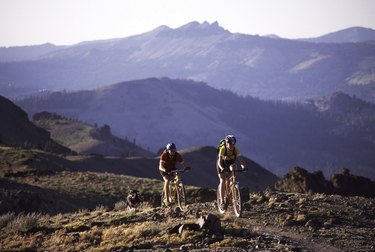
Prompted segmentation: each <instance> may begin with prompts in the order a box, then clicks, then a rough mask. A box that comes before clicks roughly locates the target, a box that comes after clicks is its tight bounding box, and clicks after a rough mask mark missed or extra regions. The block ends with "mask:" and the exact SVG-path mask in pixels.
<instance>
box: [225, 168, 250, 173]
mask: <svg viewBox="0 0 375 252" xmlns="http://www.w3.org/2000/svg"><path fill="white" fill-rule="evenodd" d="M248 170H249V169H248V168H245V169H236V170H226V171H225V172H247V171H248Z"/></svg>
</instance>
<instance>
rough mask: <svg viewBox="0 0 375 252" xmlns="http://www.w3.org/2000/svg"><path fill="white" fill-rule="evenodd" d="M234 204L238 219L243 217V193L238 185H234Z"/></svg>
mask: <svg viewBox="0 0 375 252" xmlns="http://www.w3.org/2000/svg"><path fill="white" fill-rule="evenodd" d="M231 190H232V203H233V211H234V214H235V215H236V216H237V217H241V215H242V199H241V191H240V186H239V185H238V184H234V185H232V188H231Z"/></svg>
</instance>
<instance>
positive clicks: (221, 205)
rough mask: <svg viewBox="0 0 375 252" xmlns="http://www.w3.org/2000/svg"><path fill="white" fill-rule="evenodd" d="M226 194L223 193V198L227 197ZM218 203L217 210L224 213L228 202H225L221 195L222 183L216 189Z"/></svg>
mask: <svg viewBox="0 0 375 252" xmlns="http://www.w3.org/2000/svg"><path fill="white" fill-rule="evenodd" d="M225 197H226V195H223V198H225ZM216 203H217V210H218V211H219V213H220V214H224V213H225V211H226V210H227V208H226V204H225V203H224V202H223V200H222V199H221V197H220V185H219V186H218V187H217V190H216Z"/></svg>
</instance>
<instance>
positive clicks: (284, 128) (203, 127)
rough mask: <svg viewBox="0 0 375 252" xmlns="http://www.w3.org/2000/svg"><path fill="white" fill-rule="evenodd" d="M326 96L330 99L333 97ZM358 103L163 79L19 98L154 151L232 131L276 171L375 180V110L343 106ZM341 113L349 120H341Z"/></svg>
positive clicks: (208, 142)
mask: <svg viewBox="0 0 375 252" xmlns="http://www.w3.org/2000/svg"><path fill="white" fill-rule="evenodd" d="M333 97H337V98H339V97H340V96H333ZM348 97H349V96H348ZM351 99H352V98H350V97H349V100H351ZM329 101H331V102H332V104H333V103H334V102H335V101H336V99H330V100H329ZM356 101H358V102H356ZM317 103H319V102H318V101H317V102H316V104H317ZM357 103H358V106H359V107H353V109H354V108H356V109H357V110H358V109H359V110H360V109H361V108H362V105H360V103H361V102H360V101H359V100H358V99H354V98H353V102H350V103H348V104H346V103H343V104H341V105H340V104H338V105H337V106H338V107H340V106H342V109H343V111H342V112H340V113H341V114H338V111H336V110H331V111H332V113H330V114H328V113H325V112H324V111H321V110H319V109H318V108H317V105H315V103H314V102H312V101H309V102H307V103H304V104H302V105H301V104H296V103H286V102H272V101H262V100H259V99H255V98H253V97H242V96H238V95H236V94H234V93H231V92H229V91H225V90H217V89H214V88H212V87H209V86H208V85H206V84H204V83H197V82H194V81H189V80H172V79H167V78H163V79H156V78H150V79H145V80H135V81H129V82H122V83H118V84H115V85H110V86H106V87H103V88H98V89H95V90H92V91H80V92H56V93H52V94H50V95H45V96H40V97H32V98H29V99H24V100H20V101H17V104H19V105H20V106H21V107H22V108H24V109H25V110H26V111H27V113H29V114H30V115H33V114H34V113H37V112H40V111H50V112H54V113H57V114H60V115H63V116H65V117H69V118H76V119H79V120H82V121H85V122H89V123H91V124H95V123H97V124H99V125H103V124H108V125H111V129H112V131H113V132H114V134H116V135H118V136H120V137H122V138H128V139H135V140H136V142H137V144H139V145H140V146H144V148H146V149H148V148H149V149H150V151H152V152H157V150H159V149H160V148H161V147H163V146H165V144H166V143H167V142H170V141H173V142H175V143H176V144H177V147H178V148H179V149H185V148H191V147H192V146H216V145H217V143H218V141H219V140H220V139H221V138H222V137H224V136H225V135H227V134H229V133H231V134H235V135H236V136H237V139H238V146H239V147H240V149H241V151H242V153H243V154H244V155H245V156H248V157H250V158H251V159H252V160H254V161H256V162H257V163H259V164H260V165H262V166H263V167H265V168H266V169H268V170H269V171H271V172H272V173H274V174H276V175H278V176H282V175H283V174H285V172H286V171H287V170H289V169H290V167H294V166H296V165H299V166H302V167H306V168H307V169H309V170H323V171H324V173H325V175H326V176H330V175H331V174H333V173H334V172H337V171H339V170H341V169H342V168H344V167H346V168H349V169H350V170H352V171H353V173H354V174H358V175H363V176H366V177H370V178H375V174H374V170H373V167H374V166H375V159H374V156H373V155H372V152H373V150H374V148H375V144H374V142H373V140H372V139H374V137H375V129H374V128H373V126H371V125H373V120H374V118H373V115H374V114H375V108H374V106H373V105H371V104H370V103H368V105H366V106H364V107H363V108H364V109H363V112H361V113H357V112H355V113H349V112H348V110H347V109H350V106H352V105H353V104H357ZM364 104H365V103H364ZM335 106H336V105H335ZM359 110H358V111H359ZM366 111H367V112H366ZM362 113H363V116H361V115H362ZM343 115H345V116H346V117H347V120H345V121H343V120H342V119H341V118H343ZM351 119H352V122H351ZM354 121H356V123H353V122H354ZM342 128H344V129H345V134H343V133H342V131H340V129H342ZM358 135H361V137H358Z"/></svg>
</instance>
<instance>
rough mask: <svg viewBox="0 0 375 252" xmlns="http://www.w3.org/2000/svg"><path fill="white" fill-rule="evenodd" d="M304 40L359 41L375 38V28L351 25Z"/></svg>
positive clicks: (318, 41) (327, 41) (317, 41)
mask: <svg viewBox="0 0 375 252" xmlns="http://www.w3.org/2000/svg"><path fill="white" fill-rule="evenodd" d="M302 40H303V41H308V42H315V43H358V42H366V41H374V40H375V30H374V29H371V28H364V27H359V26H354V27H349V28H346V29H343V30H339V31H337V32H331V33H328V34H326V35H323V36H320V37H317V38H310V39H302Z"/></svg>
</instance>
